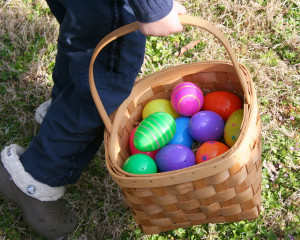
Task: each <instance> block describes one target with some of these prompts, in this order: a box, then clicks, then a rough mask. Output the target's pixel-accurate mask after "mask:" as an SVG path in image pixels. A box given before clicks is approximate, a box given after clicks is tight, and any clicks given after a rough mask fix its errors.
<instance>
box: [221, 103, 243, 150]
mask: <svg viewBox="0 0 300 240" xmlns="http://www.w3.org/2000/svg"><path fill="white" fill-rule="evenodd" d="M243 116H244V110H243V109H239V110H236V111H234V112H233V113H232V114H231V115H230V116H229V118H228V119H227V121H226V124H225V127H224V138H225V142H226V144H227V145H228V146H229V147H232V146H233V144H235V142H236V141H237V139H238V138H239V136H240V133H241V125H242V121H243Z"/></svg>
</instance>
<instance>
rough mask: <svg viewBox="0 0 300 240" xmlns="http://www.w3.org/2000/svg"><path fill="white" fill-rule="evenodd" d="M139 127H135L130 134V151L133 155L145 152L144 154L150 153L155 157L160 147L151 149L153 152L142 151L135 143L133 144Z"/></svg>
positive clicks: (149, 154)
mask: <svg viewBox="0 0 300 240" xmlns="http://www.w3.org/2000/svg"><path fill="white" fill-rule="evenodd" d="M136 129H137V127H135V128H134V129H133V130H132V132H131V134H130V137H129V149H130V153H131V155H135V154H138V153H143V154H146V155H148V156H149V157H151V158H152V159H155V155H156V153H157V152H158V151H159V149H157V150H155V151H151V152H142V151H140V150H138V149H137V148H136V147H135V146H134V144H133V137H134V133H135V131H136Z"/></svg>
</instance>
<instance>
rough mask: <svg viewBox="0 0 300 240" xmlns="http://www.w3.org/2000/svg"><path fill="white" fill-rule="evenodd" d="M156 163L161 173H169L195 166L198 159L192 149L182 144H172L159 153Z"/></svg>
mask: <svg viewBox="0 0 300 240" xmlns="http://www.w3.org/2000/svg"><path fill="white" fill-rule="evenodd" d="M155 162H156V164H157V168H158V170H159V171H161V172H167V171H173V170H177V169H182V168H186V167H190V166H193V165H195V164H196V157H195V154H194V153H193V151H192V150H191V149H190V148H188V147H186V146H184V145H180V144H170V145H167V146H165V147H163V148H162V149H160V150H159V151H158V153H157V154H156V156H155Z"/></svg>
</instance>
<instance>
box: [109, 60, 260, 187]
mask: <svg viewBox="0 0 300 240" xmlns="http://www.w3.org/2000/svg"><path fill="white" fill-rule="evenodd" d="M215 64H218V65H223V66H224V67H227V68H228V66H230V67H232V69H231V70H232V73H235V71H234V69H233V65H232V63H231V62H230V61H226V60H208V61H201V62H196V63H188V64H181V65H177V66H174V67H170V68H167V69H163V70H161V71H158V72H156V73H153V74H151V75H148V76H146V77H144V78H142V79H140V80H138V81H137V83H136V84H135V86H134V88H133V91H132V93H131V94H130V96H129V97H128V98H127V99H126V100H125V101H124V102H123V103H122V104H121V106H120V107H119V108H118V109H117V110H116V111H115V113H114V114H113V116H112V118H113V124H112V131H111V134H110V137H109V139H108V141H109V142H108V144H107V146H105V155H106V157H105V159H106V165H107V168H108V170H109V172H110V174H111V176H112V178H113V179H114V180H115V181H116V182H117V183H118V184H119V185H125V186H127V185H128V184H129V185H130V184H131V185H132V184H134V186H135V187H145V184H144V183H145V182H148V184H146V185H151V186H155V185H159V186H161V185H162V184H163V181H162V180H163V179H166V178H171V179H173V180H174V182H178V181H176V180H175V178H178V177H180V176H182V175H190V176H191V178H193V176H192V175H195V172H197V171H199V170H200V169H202V171H201V172H205V169H207V171H206V174H205V175H204V176H203V178H204V177H207V176H210V174H212V173H213V174H217V173H221V172H222V171H224V169H228V168H230V167H232V166H233V165H235V164H236V163H237V162H238V159H236V158H235V155H236V153H237V152H238V151H243V149H245V148H246V147H247V146H246V144H244V143H243V140H244V139H245V138H246V137H248V136H249V135H251V133H249V131H247V130H249V129H247V127H248V126H249V125H251V124H256V122H257V114H258V106H257V100H256V93H255V89H254V84H253V82H252V79H251V77H250V73H249V71H248V69H247V68H246V67H245V66H244V65H242V64H239V67H240V69H241V70H242V73H243V74H244V77H245V80H246V82H247V91H248V93H249V96H250V100H251V101H250V104H246V103H244V118H243V122H242V127H241V135H240V137H239V139H238V141H237V142H236V143H235V144H234V145H233V146H232V147H231V148H230V149H229V150H228V151H227V152H225V153H223V154H222V155H220V156H218V157H216V158H214V159H211V160H210V161H207V162H204V163H201V164H196V165H194V166H191V167H187V168H183V169H178V170H174V171H169V172H160V173H155V174H130V173H127V172H125V171H124V170H122V168H120V167H119V166H118V165H117V164H114V162H112V161H110V160H109V159H108V158H109V157H112V155H111V152H114V150H115V149H114V147H113V145H114V143H115V142H116V141H117V135H118V128H119V125H120V120H117V121H116V117H118V116H119V115H122V114H123V113H122V110H124V106H128V104H129V103H130V102H131V101H132V99H133V98H134V97H135V96H136V89H138V88H139V87H143V88H144V89H147V86H142V84H143V85H145V82H146V81H147V83H148V85H150V86H153V85H155V84H156V83H157V82H161V78H163V77H165V78H166V79H164V81H165V82H168V80H169V81H170V80H171V79H172V77H171V76H167V75H168V74H169V73H170V72H172V73H173V72H175V70H178V71H180V70H186V71H185V72H186V74H181V76H184V75H189V74H193V73H197V72H205V71H200V70H197V67H199V66H201V65H202V67H203V66H207V67H208V68H207V69H208V70H209V69H210V70H209V71H207V72H212V69H211V68H210V65H215ZM188 68H190V71H187V69H188ZM227 70H228V69H227ZM173 79H174V78H173ZM105 135H109V133H108V132H107V130H105ZM105 139H107V137H106V138H105ZM107 148H108V149H107ZM229 158H231V163H230V164H228V163H227V164H224V163H226V161H227V160H228V159H229ZM232 159H233V160H232ZM222 165H223V166H222ZM224 166H225V167H224ZM203 169H204V170H203ZM180 178H181V177H180ZM194 178H195V177H194ZM154 179H155V181H154ZM197 179H199V176H198V177H197ZM139 182H140V184H138V183H139ZM154 182H155V183H154ZM141 183H143V184H141Z"/></svg>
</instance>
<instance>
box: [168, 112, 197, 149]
mask: <svg viewBox="0 0 300 240" xmlns="http://www.w3.org/2000/svg"><path fill="white" fill-rule="evenodd" d="M189 122H190V118H189V117H179V118H176V119H175V123H176V131H175V134H174V137H173V138H172V140H171V141H170V143H169V144H181V145H184V146H187V147H188V148H192V145H193V142H194V139H193V138H192V136H191V134H190V132H189Z"/></svg>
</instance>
